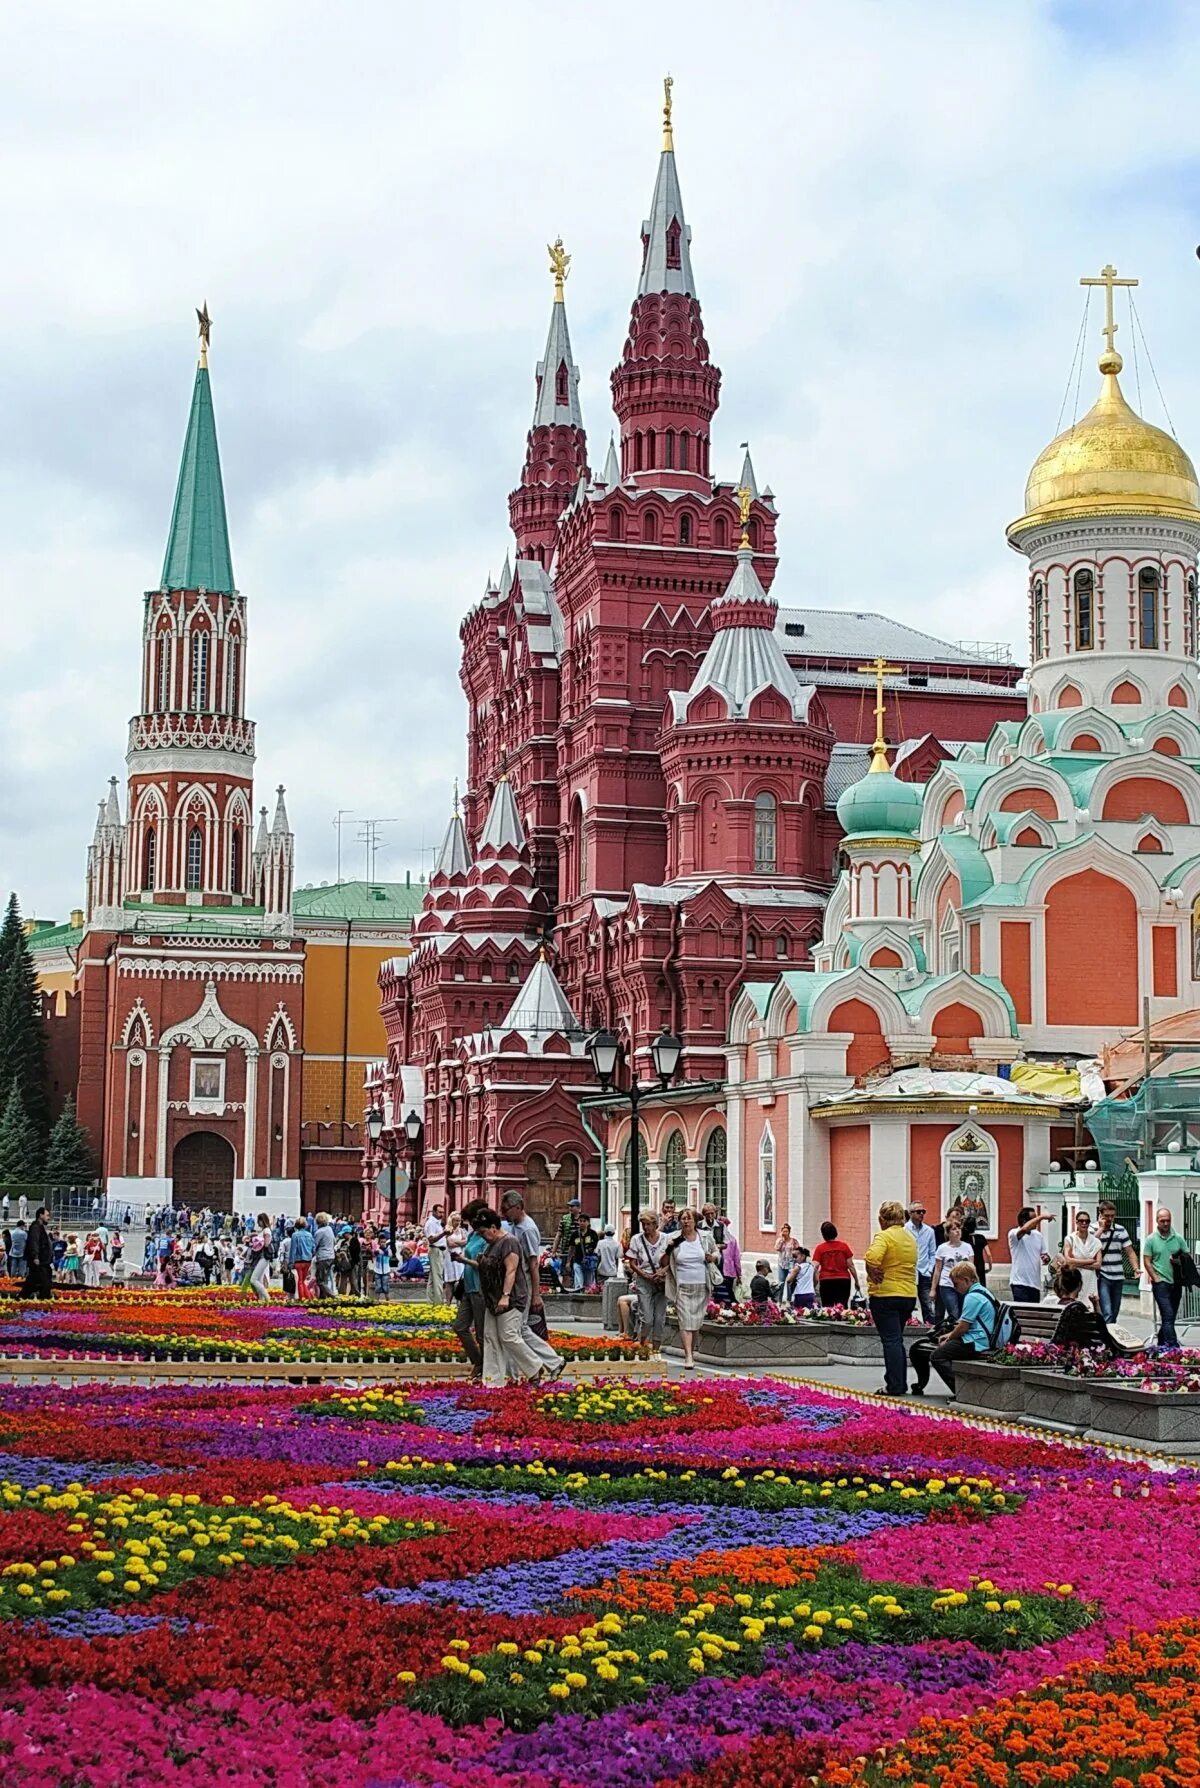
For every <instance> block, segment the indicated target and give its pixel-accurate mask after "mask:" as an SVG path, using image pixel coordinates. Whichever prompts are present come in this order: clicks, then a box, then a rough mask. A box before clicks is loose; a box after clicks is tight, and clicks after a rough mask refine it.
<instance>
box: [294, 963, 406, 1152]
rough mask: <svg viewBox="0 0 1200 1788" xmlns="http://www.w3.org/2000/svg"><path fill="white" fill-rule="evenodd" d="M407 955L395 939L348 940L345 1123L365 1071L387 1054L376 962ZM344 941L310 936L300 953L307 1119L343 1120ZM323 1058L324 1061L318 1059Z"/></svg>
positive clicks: (354, 1109)
mask: <svg viewBox="0 0 1200 1788" xmlns="http://www.w3.org/2000/svg"><path fill="white" fill-rule="evenodd" d="M403 954H405V951H404V949H403V948H402V947H401V946H400V945H399V944H397V943H385V942H378V943H377V942H374V941H373V942H371V943H369V944H365V943H364V944H360V943H352V944H351V946H350V983H349V1002H348V1018H349V1021H348V1023H346V1024H345V1035H346V1041H345V1049H346V1054H347V1057H348V1061H347V1067H346V1077H345V1078H346V1113H345V1119H346V1122H347V1123H351V1124H354V1123H357V1122H358V1120H359V1119H360V1117H361V1116H362V1110H363V1091H362V1086H363V1070H364V1068H365V1066H366V1064H367V1063H368V1062H370V1061H374V1060H375V1059H376V1057H378V1056H381V1055H386V1053H387V1034H386V1032H385V1031H384V1028H383V1020H382V1018H381V1017H380V1016H379V965H380V963H382V962H386V961H388V960H389V959H390V958H391V957H393V956H400V955H403ZM345 1002H346V943H345V939H344V938H342V939H341V940H338V939H336V938H330V939H329V940H328V941H326V940H325V939H323V938H309V939H308V940H307V946H306V949H305V956H304V1054H305V1062H304V1097H303V1105H302V1109H301V1114H300V1115H301V1117H302V1118H303V1119H304V1121H305V1122H306V1123H337V1122H339V1121H340V1120H341V1118H342V1048H343V1042H342V1035H343V1024H344V1021H345V1017H346V1004H345ZM322 1058H325V1059H322Z"/></svg>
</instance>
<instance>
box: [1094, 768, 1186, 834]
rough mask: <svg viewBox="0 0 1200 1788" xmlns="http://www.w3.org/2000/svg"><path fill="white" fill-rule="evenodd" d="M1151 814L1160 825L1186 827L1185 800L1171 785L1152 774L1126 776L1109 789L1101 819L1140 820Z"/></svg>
mask: <svg viewBox="0 0 1200 1788" xmlns="http://www.w3.org/2000/svg"><path fill="white" fill-rule="evenodd" d="M1147 813H1152V814H1153V815H1154V817H1155V819H1156V820H1161V822H1162V824H1163V825H1164V826H1186V825H1187V818H1188V809H1187V802H1186V801H1185V800H1184V798H1183V796H1182V794H1181V793H1180V792H1179V790H1178V789H1177V788H1175V787H1174V786H1173V784H1171V783H1169V782H1159V780H1158V779H1157V777H1154V776H1127V777H1126V778H1125V780H1124V782H1118V783H1117V784H1116V785H1115V786H1114V787H1113V788H1110V789H1109V791H1108V794H1107V795H1106V796H1105V800H1104V812H1103V813H1102V814H1101V816H1100V817H1101V819H1106V820H1140V819H1141V818H1142V817H1143V815H1144V814H1147Z"/></svg>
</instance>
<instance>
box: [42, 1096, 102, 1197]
mask: <svg viewBox="0 0 1200 1788" xmlns="http://www.w3.org/2000/svg"><path fill="white" fill-rule="evenodd" d="M95 1177H96V1162H95V1157H94V1156H93V1154H92V1144H91V1139H90V1138H89V1136H88V1133H87V1131H86V1130H85V1129H84V1127H83V1125H82V1124H81V1123H80V1122H79V1119H78V1118H77V1117H76V1116H75V1101H74V1099H72V1098H68V1099H67V1102H66V1104H65V1105H64V1106H63V1108H62V1110H61V1112H60V1113H59V1115H58V1117H57V1119H56V1120H55V1125H54V1128H53V1130H51V1132H50V1146H49V1148H48V1149H47V1150H46V1182H47V1184H48V1185H51V1186H86V1185H89V1184H90V1183H91V1181H92V1180H94V1179H95Z"/></svg>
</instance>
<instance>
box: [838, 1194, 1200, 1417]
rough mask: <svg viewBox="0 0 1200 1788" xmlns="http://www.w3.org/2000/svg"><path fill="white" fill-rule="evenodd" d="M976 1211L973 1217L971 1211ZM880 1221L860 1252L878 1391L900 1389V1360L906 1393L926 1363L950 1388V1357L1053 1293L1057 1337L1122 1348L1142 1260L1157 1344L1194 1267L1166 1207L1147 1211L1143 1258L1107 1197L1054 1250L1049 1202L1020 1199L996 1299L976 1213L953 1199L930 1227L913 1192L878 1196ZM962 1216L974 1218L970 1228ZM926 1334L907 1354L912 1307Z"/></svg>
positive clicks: (1194, 1279) (1169, 1340)
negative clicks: (1003, 1287)
mask: <svg viewBox="0 0 1200 1788" xmlns="http://www.w3.org/2000/svg"><path fill="white" fill-rule="evenodd" d="M972 1216H974V1218H975V1220H974V1222H973V1223H972V1222H971V1218H972ZM878 1221H879V1228H878V1231H877V1232H876V1234H875V1237H874V1239H873V1240H872V1242H871V1245H870V1247H869V1248H868V1249H867V1251H866V1255H865V1257H864V1265H865V1267H866V1272H867V1280H868V1287H869V1301H870V1308H871V1316H872V1319H873V1321H874V1323H875V1327H876V1330H877V1331H878V1334H879V1340H880V1345H881V1347H882V1350H883V1362H884V1386H883V1388H884V1390H885V1391H886V1392H887V1394H888V1395H890V1396H904V1395H905V1394H906V1393H907V1392H908V1389H909V1385H908V1367H909V1365H910V1364H911V1365H912V1367H913V1370H914V1372H915V1375H916V1383H915V1384H914V1386H913V1387H912V1389H913V1394H914V1395H917V1396H922V1395H924V1392H925V1388H926V1386H927V1385H928V1383H929V1378H930V1373H931V1371H934V1372H937V1374H938V1375H939V1377H940V1378H942V1380H943V1381H944V1382H945V1383H946V1384H947V1385H948V1386H949V1388H950V1391H951V1393H952V1394H953V1391H954V1366H955V1363H956V1361H959V1360H963V1359H973V1358H977V1357H978V1356H980V1355H983V1354H988V1353H992V1352H994V1351H995V1350H996V1349H997V1348H1001V1347H1004V1346H1006V1345H1007V1344H1008V1342H1009V1341H1010V1340H1011V1339H1012V1338H1013V1337H1014V1336H1017V1335H1019V1332H1020V1331H1019V1323H1020V1306H1021V1305H1023V1304H1040V1303H1042V1302H1043V1301H1044V1300H1045V1299H1046V1296H1047V1293H1048V1292H1049V1293H1050V1294H1052V1296H1053V1297H1054V1298H1056V1299H1057V1303H1058V1307H1059V1315H1058V1319H1057V1323H1056V1327H1055V1331H1054V1341H1055V1342H1056V1343H1057V1344H1058V1345H1061V1346H1098V1347H1100V1348H1102V1349H1104V1350H1106V1351H1108V1352H1110V1353H1120V1352H1122V1351H1125V1343H1124V1342H1123V1341H1122V1339H1121V1338H1120V1337H1119V1336H1118V1335H1116V1334H1114V1332H1113V1331H1114V1328H1115V1327H1116V1325H1117V1323H1118V1322H1119V1318H1120V1314H1121V1302H1122V1298H1123V1296H1124V1291H1125V1286H1126V1284H1127V1283H1128V1282H1129V1276H1130V1275H1132V1276H1133V1278H1134V1279H1135V1280H1136V1278H1137V1277H1138V1275H1139V1274H1140V1273H1141V1272H1142V1271H1144V1272H1145V1275H1146V1279H1147V1282H1148V1284H1149V1287H1150V1291H1151V1294H1152V1296H1153V1299H1154V1304H1155V1310H1156V1312H1157V1315H1158V1325H1157V1332H1156V1337H1155V1339H1156V1343H1157V1345H1158V1347H1160V1348H1163V1349H1174V1348H1178V1346H1179V1338H1178V1334H1177V1331H1176V1326H1175V1325H1176V1321H1177V1319H1178V1316H1179V1309H1180V1305H1181V1303H1182V1301H1183V1294H1184V1291H1185V1289H1186V1288H1187V1287H1188V1286H1189V1285H1194V1284H1196V1283H1198V1282H1200V1273H1198V1271H1197V1267H1196V1263H1195V1262H1194V1260H1193V1259H1192V1256H1191V1253H1190V1251H1189V1249H1188V1246H1187V1242H1186V1241H1185V1239H1184V1237H1183V1236H1182V1235H1180V1234H1179V1232H1178V1231H1177V1230H1176V1229H1175V1227H1174V1223H1173V1220H1172V1216H1171V1212H1170V1211H1169V1210H1168V1209H1167V1208H1166V1207H1165V1206H1163V1207H1161V1208H1160V1209H1159V1210H1157V1211H1156V1212H1155V1226H1154V1230H1153V1232H1152V1233H1151V1234H1150V1235H1149V1236H1147V1238H1146V1240H1145V1242H1144V1244H1143V1247H1142V1255H1141V1260H1140V1261H1139V1259H1138V1251H1137V1249H1136V1247H1135V1246H1134V1243H1133V1239H1132V1237H1131V1236H1130V1234H1129V1231H1128V1230H1127V1229H1126V1228H1125V1226H1124V1224H1122V1223H1120V1222H1119V1221H1118V1218H1117V1207H1116V1205H1115V1203H1114V1202H1113V1200H1112V1199H1110V1198H1102V1199H1101V1200H1100V1202H1099V1206H1098V1209H1097V1214H1096V1223H1095V1225H1094V1226H1093V1223H1092V1217H1091V1213H1090V1212H1088V1211H1085V1210H1082V1209H1080V1210H1077V1211H1076V1213H1075V1219H1074V1222H1073V1225H1072V1227H1071V1230H1070V1232H1069V1234H1068V1235H1067V1236H1066V1238H1065V1240H1064V1242H1063V1246H1062V1249H1061V1251H1060V1252H1058V1253H1057V1254H1054V1255H1052V1254H1051V1252H1050V1249H1049V1245H1048V1240H1047V1237H1046V1234H1045V1231H1046V1226H1047V1225H1048V1224H1049V1223H1051V1222H1052V1221H1053V1214H1052V1213H1051V1212H1049V1211H1042V1210H1036V1209H1035V1208H1034V1207H1033V1206H1032V1205H1024V1206H1022V1208H1021V1209H1020V1210H1019V1211H1018V1212H1017V1216H1016V1221H1015V1223H1014V1224H1013V1225H1012V1227H1011V1228H1010V1229H1009V1231H1008V1237H1007V1240H1008V1252H1009V1261H1010V1267H1009V1301H1008V1302H1007V1303H1006V1304H1002V1303H1001V1301H1000V1300H999V1299H998V1298H997V1297H995V1295H994V1294H993V1293H992V1292H990V1291H989V1290H988V1288H987V1273H988V1270H989V1269H990V1267H991V1253H990V1250H989V1248H988V1246H987V1239H986V1230H985V1229H984V1228H983V1225H982V1222H981V1221H980V1219H979V1217H978V1216H977V1214H975V1213H972V1212H969V1211H965V1209H964V1206H963V1204H962V1203H961V1202H956V1204H955V1205H954V1206H952V1207H951V1209H950V1210H949V1211H947V1213H946V1215H945V1217H944V1219H943V1221H942V1223H941V1224H940V1225H939V1226H938V1228H937V1229H934V1228H933V1227H931V1226H930V1225H929V1224H928V1223H926V1221H925V1207H924V1205H923V1204H921V1203H920V1202H917V1203H914V1204H912V1205H910V1206H909V1208H908V1210H907V1211H906V1210H905V1208H904V1206H903V1205H902V1204H899V1203H895V1202H891V1201H889V1202H887V1203H885V1204H882V1205H881V1206H880V1207H879V1213H878ZM968 1225H970V1228H969V1233H968ZM918 1307H919V1308H920V1312H921V1315H922V1317H923V1319H924V1320H925V1322H926V1323H928V1324H930V1325H932V1333H931V1334H929V1335H925V1336H922V1337H921V1338H919V1339H918V1340H917V1341H916V1342H915V1343H914V1344H913V1346H912V1348H911V1349H910V1351H909V1353H908V1354H907V1355H906V1353H905V1346H904V1341H905V1329H906V1327H907V1325H908V1323H909V1321H910V1319H911V1318H912V1316H913V1315H914V1313H915V1311H916V1310H917V1308H918Z"/></svg>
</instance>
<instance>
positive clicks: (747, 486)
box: [740, 441, 758, 497]
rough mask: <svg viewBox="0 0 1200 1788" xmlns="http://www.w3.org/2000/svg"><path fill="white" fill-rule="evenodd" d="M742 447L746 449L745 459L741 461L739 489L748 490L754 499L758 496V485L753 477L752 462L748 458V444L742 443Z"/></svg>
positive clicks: (746, 442)
mask: <svg viewBox="0 0 1200 1788" xmlns="http://www.w3.org/2000/svg"><path fill="white" fill-rule="evenodd" d="M742 446H743V447H744V448H745V449H746V457H745V459H744V460H743V461H742V476H741V480H740V483H741V488H742V489H743V490H748V491H749V492H750V495H751V496H752V497H756V496H757V495H758V483H757V480H756V479H755V476H754V461H753V460H752V459H751V458H750V443H749V442H748V441H743V442H742Z"/></svg>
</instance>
